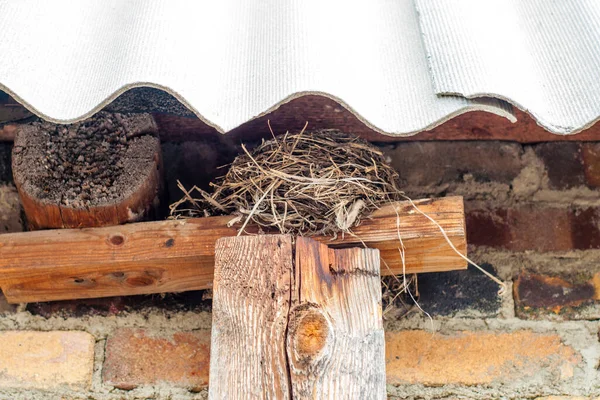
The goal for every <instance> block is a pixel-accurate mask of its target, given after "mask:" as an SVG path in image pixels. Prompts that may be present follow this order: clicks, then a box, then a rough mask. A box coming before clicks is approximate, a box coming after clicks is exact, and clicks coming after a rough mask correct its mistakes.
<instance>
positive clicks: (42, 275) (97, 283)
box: [0, 197, 466, 303]
mask: <svg viewBox="0 0 600 400" xmlns="http://www.w3.org/2000/svg"><path fill="white" fill-rule="evenodd" d="M416 204H417V205H418V207H419V208H420V209H421V210H422V211H423V212H425V213H427V214H428V215H430V216H431V217H432V218H434V219H435V220H436V221H438V223H439V224H440V225H441V226H442V227H443V228H444V229H445V231H446V232H447V234H448V237H449V238H450V240H451V241H452V242H453V243H454V245H455V246H456V248H457V249H459V250H460V251H461V252H463V253H464V252H466V237H465V225H464V208H463V201H462V198H461V197H447V198H442V199H438V200H420V201H417V202H416ZM394 209H396V210H397V211H398V214H396V211H394ZM230 220H231V217H211V218H195V219H187V220H168V221H155V222H140V223H135V224H127V225H120V226H112V227H103V228H87V229H61V230H47V231H36V232H23V233H11V234H2V235H0V288H1V289H2V291H3V293H4V295H5V296H6V298H7V299H8V301H9V302H11V303H19V302H33V301H50V300H64V299H77V298H93V297H107V296H119V295H134V294H148V293H164V292H182V291H188V290H197V289H207V288H211V287H212V279H213V270H214V257H215V242H216V241H217V239H219V238H221V237H227V236H235V235H236V234H237V229H236V227H228V226H227V223H228V222H229V221H230ZM398 221H399V230H398ZM249 231H250V232H251V233H252V232H256V228H251V229H249ZM398 232H400V235H401V237H402V239H403V241H404V245H405V247H406V272H407V273H421V272H434V271H449V270H455V269H464V268H466V263H465V262H464V261H463V260H462V259H461V258H460V257H459V256H458V255H456V253H455V252H454V251H453V250H452V249H451V248H450V246H449V245H448V243H447V242H446V240H445V239H444V238H443V236H442V234H441V232H440V231H439V229H438V228H437V227H436V226H435V225H434V224H432V223H431V222H430V221H429V220H427V219H426V218H425V217H424V216H422V215H421V214H419V213H418V212H416V211H415V210H414V209H413V208H412V206H411V205H410V204H408V203H406V202H401V203H396V204H394V205H389V206H386V207H383V208H381V209H380V210H378V211H376V212H375V213H374V214H373V215H372V217H371V218H370V219H367V220H364V221H363V223H362V224H361V225H360V226H359V227H357V228H355V229H354V236H353V235H348V234H347V235H345V236H344V237H341V236H340V237H338V238H337V239H335V240H331V238H330V237H317V238H315V239H317V240H319V241H321V242H323V243H326V244H328V245H330V246H334V247H352V246H362V243H364V244H366V245H367V246H369V247H374V248H378V249H380V251H381V259H382V270H381V273H382V275H390V274H400V273H402V264H401V262H400V255H399V252H398V244H399V242H398Z"/></svg>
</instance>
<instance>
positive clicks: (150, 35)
mask: <svg viewBox="0 0 600 400" xmlns="http://www.w3.org/2000/svg"><path fill="white" fill-rule="evenodd" d="M26 4H27V3H22V2H0V23H1V24H2V26H3V29H2V30H0V54H2V55H3V62H2V63H0V89H4V90H5V91H6V92H8V93H9V94H11V95H12V96H13V97H14V98H15V100H17V101H18V102H20V103H21V104H23V105H24V106H25V107H26V108H27V109H29V110H30V111H31V112H33V113H34V114H36V115H38V116H40V117H42V118H44V119H46V120H49V121H53V122H57V123H70V122H74V121H78V120H81V119H84V118H86V117H88V116H90V115H92V114H93V113H95V112H97V111H99V110H100V109H102V108H104V107H105V106H107V105H108V104H110V103H111V102H112V101H113V100H115V99H116V98H117V97H119V95H121V94H123V93H124V92H126V91H128V90H129V89H132V88H138V87H153V88H158V89H161V90H164V91H165V92H167V93H169V94H171V95H172V96H174V97H175V98H176V99H177V100H178V101H179V102H181V103H182V104H183V105H185V107H187V108H188V109H189V110H190V111H191V112H192V113H193V114H195V115H196V116H197V117H198V118H200V119H201V120H202V121H203V122H204V123H206V124H207V125H209V126H211V127H213V128H215V129H216V130H217V131H218V132H221V133H226V132H229V131H231V130H233V129H235V128H236V127H239V126H241V125H243V124H245V123H247V122H249V121H253V120H255V119H257V118H259V117H261V116H264V115H267V114H268V113H270V112H272V111H274V110H276V109H277V108H279V107H281V106H282V105H284V104H286V103H288V102H290V101H292V100H294V99H297V98H301V97H302V96H305V95H319V96H324V97H327V98H329V99H332V100H334V101H336V102H337V103H339V104H340V105H342V106H343V107H345V108H346V109H348V110H349V111H350V112H351V113H353V114H354V115H355V116H356V117H357V118H358V119H359V120H360V121H361V122H362V123H364V124H365V125H366V126H367V127H368V128H370V129H373V130H374V131H376V132H379V133H381V134H384V135H387V136H396V137H404V136H410V135H413V134H416V133H418V132H421V131H424V130H429V129H432V128H433V127H435V126H437V125H440V124H442V123H443V122H445V121H448V120H450V119H452V118H453V117H456V116H458V115H460V114H464V113H468V112H471V111H485V112H489V113H492V114H496V115H500V116H503V117H505V118H508V119H509V120H511V121H513V122H514V121H515V116H514V113H513V112H512V106H511V105H514V106H515V107H517V108H519V109H521V110H523V111H525V112H527V113H529V114H530V115H531V116H532V117H533V118H535V119H536V121H537V123H538V124H539V125H540V126H542V127H544V128H545V129H546V130H548V131H549V132H552V133H557V134H572V133H576V132H579V131H581V130H583V129H585V128H586V127H589V126H590V125H592V124H593V123H595V122H596V121H598V119H600V80H598V79H596V76H599V75H600V71H598V69H599V68H600V63H598V62H594V61H598V60H600V24H598V23H594V21H596V22H598V20H600V2H594V0H582V1H581V2H577V4H574V3H569V4H567V5H561V4H562V3H560V2H554V3H552V2H551V4H550V6H548V2H546V1H543V0H532V1H531V2H522V1H520V0H490V1H489V2H483V3H477V2H473V1H470V0H457V1H456V2H451V3H450V2H446V1H444V0H428V1H421V0H400V1H382V2H363V3H358V2H357V3H348V2H344V1H342V0H333V1H331V2H326V3H323V2H322V1H319V0H292V1H290V2H280V1H277V0H265V1H261V2H240V1H238V0H223V1H221V2H174V3H167V2H159V1H142V0H133V1H131V2H127V3H123V2H119V1H117V0H85V1H82V2H77V3H71V2H62V1H59V2H38V3H36V4H37V6H36V7H35V8H33V9H32V8H31V7H26V6H25V5H26ZM315 8H318V9H319V12H318V13H315V12H314V10H315ZM565 20H566V21H569V22H570V23H569V24H566V25H565V24H559V23H558V22H561V21H565ZM267 22H268V23H267ZM567 25H568V26H567ZM490 27H493V28H494V29H490ZM517 28H519V29H517ZM573 43H583V44H584V46H583V48H580V47H581V46H575V47H576V48H574V47H573ZM569 46H570V47H569ZM563 53H564V54H563ZM557 55H558V58H557ZM516 56H519V57H516ZM482 95H483V97H482Z"/></svg>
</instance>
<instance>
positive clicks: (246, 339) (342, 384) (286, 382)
mask: <svg viewBox="0 0 600 400" xmlns="http://www.w3.org/2000/svg"><path fill="white" fill-rule="evenodd" d="M295 249H296V252H295V264H293V263H292V260H293V257H294V256H293V253H292V238H291V236H287V235H258V236H247V237H234V238H222V239H219V240H218V241H217V244H216V257H215V281H214V289H213V324H212V338H211V357H210V360H211V363H210V382H209V398H210V399H239V398H261V399H290V398H291V399H332V400H334V399H335V400H337V399H385V398H386V389H385V378H386V377H385V339H384V332H383V324H382V311H381V283H380V276H379V251H378V250H375V249H364V248H349V249H330V248H328V247H327V246H326V245H325V244H323V243H320V242H317V241H315V240H312V239H308V238H302V237H298V238H296V244H295ZM291 306H292V308H290V307H291Z"/></svg>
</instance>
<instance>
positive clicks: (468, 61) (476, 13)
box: [416, 0, 600, 134]
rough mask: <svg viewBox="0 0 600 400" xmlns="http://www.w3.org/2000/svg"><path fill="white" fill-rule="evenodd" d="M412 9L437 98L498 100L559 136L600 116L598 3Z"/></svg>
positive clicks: (431, 4)
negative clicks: (414, 11)
mask: <svg viewBox="0 0 600 400" xmlns="http://www.w3.org/2000/svg"><path fill="white" fill-rule="evenodd" d="M416 5H417V9H418V11H419V21H420V24H421V28H422V33H423V39H424V43H425V49H426V52H427V59H428V60H429V64H430V66H431V73H432V78H433V83H434V87H435V91H436V93H437V94H440V95H444V94H452V95H460V96H464V97H467V98H474V97H481V96H490V97H497V98H502V99H505V100H508V101H509V102H511V103H513V104H515V105H517V106H518V107H519V108H521V109H523V110H526V111H528V112H529V113H530V114H531V115H532V116H533V117H534V118H536V119H537V121H538V123H539V124H540V125H542V126H543V127H545V128H546V129H548V130H550V131H552V132H555V133H562V134H569V133H574V132H576V131H579V130H581V129H583V128H585V127H587V126H589V125H591V124H592V123H593V122H595V121H596V120H597V119H598V117H599V116H600V1H598V0H576V1H562V0H486V1H477V0H459V1H447V0H417V1H416Z"/></svg>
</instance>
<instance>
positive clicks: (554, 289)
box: [513, 271, 600, 318]
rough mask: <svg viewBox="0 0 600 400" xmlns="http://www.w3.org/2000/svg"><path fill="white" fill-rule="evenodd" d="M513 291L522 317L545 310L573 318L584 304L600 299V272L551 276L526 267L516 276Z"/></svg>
mask: <svg viewBox="0 0 600 400" xmlns="http://www.w3.org/2000/svg"><path fill="white" fill-rule="evenodd" d="M513 295H514V299H515V309H516V312H517V315H518V316H519V317H520V318H536V317H539V316H543V315H544V314H560V315H562V316H563V317H565V318H573V317H574V316H575V315H576V314H579V311H580V310H581V307H582V306H586V305H590V304H594V303H595V304H598V303H599V302H598V300H600V273H599V274H596V275H594V276H592V277H588V278H584V277H582V276H581V275H571V276H550V275H542V274H534V273H529V272H526V271H523V272H521V273H520V274H519V275H518V276H517V278H516V279H515V280H514V285H513ZM597 314H598V313H595V315H593V316H592V317H593V318H595V317H597Z"/></svg>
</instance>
